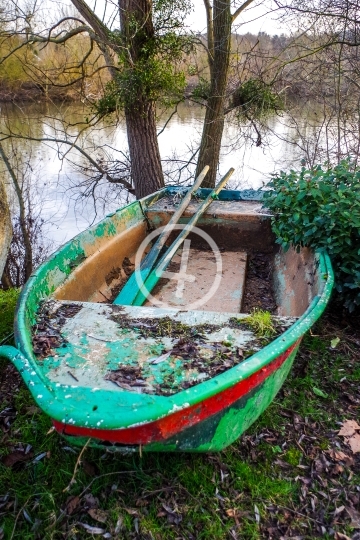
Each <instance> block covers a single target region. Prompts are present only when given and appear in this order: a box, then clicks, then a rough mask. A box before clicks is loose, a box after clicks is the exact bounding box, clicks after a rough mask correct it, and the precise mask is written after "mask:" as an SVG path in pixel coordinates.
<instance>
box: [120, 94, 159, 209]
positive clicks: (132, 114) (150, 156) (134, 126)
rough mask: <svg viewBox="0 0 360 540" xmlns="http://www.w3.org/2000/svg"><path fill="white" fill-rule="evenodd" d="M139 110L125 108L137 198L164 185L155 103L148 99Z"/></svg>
mask: <svg viewBox="0 0 360 540" xmlns="http://www.w3.org/2000/svg"><path fill="white" fill-rule="evenodd" d="M139 109H140V107H138V108H137V109H136V110H134V108H129V109H125V117H126V130H127V138H128V142H129V151H130V161H131V176H132V179H133V182H134V186H135V195H136V198H137V199H141V198H142V197H146V195H149V194H150V193H154V191H157V190H158V189H161V188H162V187H164V177H163V173H162V168H161V160H160V152H159V146H158V140H157V134H156V119H155V103H153V102H151V101H147V100H145V101H144V102H143V103H142V106H141V111H142V112H140V111H139Z"/></svg>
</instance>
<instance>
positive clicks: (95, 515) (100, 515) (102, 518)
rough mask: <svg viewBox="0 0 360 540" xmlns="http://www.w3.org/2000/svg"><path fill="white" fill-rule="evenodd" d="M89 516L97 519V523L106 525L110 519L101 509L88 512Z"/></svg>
mask: <svg viewBox="0 0 360 540" xmlns="http://www.w3.org/2000/svg"><path fill="white" fill-rule="evenodd" d="M88 514H89V516H91V517H92V518H93V519H95V521H100V523H106V521H107V518H108V513H107V512H105V510H101V509H100V508H90V510H88Z"/></svg>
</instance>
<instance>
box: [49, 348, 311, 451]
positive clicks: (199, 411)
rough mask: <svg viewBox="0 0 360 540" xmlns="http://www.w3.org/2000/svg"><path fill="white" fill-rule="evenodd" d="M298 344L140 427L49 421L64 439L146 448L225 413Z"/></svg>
mask: <svg viewBox="0 0 360 540" xmlns="http://www.w3.org/2000/svg"><path fill="white" fill-rule="evenodd" d="M300 341H301V340H298V341H297V342H296V343H294V345H292V346H291V347H289V348H288V349H287V350H286V351H285V352H284V353H283V354H281V355H280V356H278V357H277V358H276V359H275V360H273V361H272V362H271V363H270V364H269V365H267V366H266V367H264V368H262V369H260V370H259V371H256V372H255V373H253V375H250V377H248V378H247V379H245V380H243V381H240V382H238V383H237V384H235V385H234V386H232V387H231V388H227V389H226V390H223V391H222V392H219V393H218V394H216V395H215V396H212V397H210V398H208V399H206V400H204V401H202V402H201V403H198V404H196V405H193V406H191V407H188V408H187V409H182V410H181V411H177V412H175V413H172V414H169V415H168V416H165V417H164V418H160V419H159V420H155V421H154V422H149V423H148V424H144V425H143V426H137V427H132V428H126V429H95V428H86V427H78V426H73V425H69V424H63V423H62V422H57V421H56V420H53V424H54V426H55V429H56V430H57V431H59V433H63V434H64V435H76V436H79V437H80V436H81V437H91V438H96V439H101V440H104V441H111V442H118V443H123V444H148V443H151V442H156V441H164V440H165V439H168V438H169V437H171V436H172V435H175V434H176V433H179V432H181V431H182V430H183V429H185V428H188V427H190V426H193V425H195V424H197V423H198V422H201V421H202V420H205V419H206V418H208V417H210V416H212V415H214V414H216V413H217V412H219V411H221V410H223V409H226V408H227V407H229V406H230V405H231V404H232V403H234V402H235V401H237V400H238V399H240V398H242V397H244V396H246V394H248V393H249V392H250V391H251V390H253V389H254V388H256V386H258V385H259V384H261V383H262V382H263V381H264V380H265V379H266V378H267V377H269V375H271V374H272V373H274V371H276V370H277V369H278V368H279V367H280V366H281V365H282V364H283V363H284V362H285V360H286V359H287V358H288V357H289V355H290V354H291V353H292V351H293V350H294V349H295V347H297V345H298V344H299V343H300Z"/></svg>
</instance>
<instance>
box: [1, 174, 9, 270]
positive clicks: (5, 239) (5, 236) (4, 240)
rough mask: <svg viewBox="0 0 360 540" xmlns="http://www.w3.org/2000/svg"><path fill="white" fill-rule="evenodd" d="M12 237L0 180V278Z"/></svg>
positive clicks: (5, 198) (2, 184)
mask: <svg viewBox="0 0 360 540" xmlns="http://www.w3.org/2000/svg"><path fill="white" fill-rule="evenodd" d="M11 237H12V226H11V218H10V210H9V205H8V201H7V196H6V191H5V186H4V183H3V181H2V179H1V178H0V276H1V275H2V273H3V270H4V267H5V263H6V258H7V253H8V249H9V246H10V242H11Z"/></svg>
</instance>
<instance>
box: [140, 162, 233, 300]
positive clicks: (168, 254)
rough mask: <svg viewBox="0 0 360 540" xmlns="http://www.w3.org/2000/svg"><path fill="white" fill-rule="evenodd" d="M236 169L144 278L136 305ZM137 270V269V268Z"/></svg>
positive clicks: (159, 275) (146, 293)
mask: <svg viewBox="0 0 360 540" xmlns="http://www.w3.org/2000/svg"><path fill="white" fill-rule="evenodd" d="M234 170H235V169H233V168H232V167H231V169H229V170H228V172H227V173H226V174H225V176H223V178H222V179H221V180H220V182H219V183H218V184H217V185H216V186H215V188H214V189H213V190H212V191H211V193H209V195H208V196H207V197H206V199H205V200H204V201H203V203H202V204H201V205H200V207H199V208H198V210H197V211H196V213H195V214H194V215H193V217H192V218H191V219H190V221H189V223H187V224H186V225H185V227H184V229H183V230H182V231H181V233H180V234H179V236H178V237H177V238H176V239H175V240H174V242H173V243H172V244H171V246H170V247H169V249H168V250H167V251H166V253H165V255H164V256H163V257H162V258H161V260H160V262H159V264H158V265H157V266H156V268H155V269H154V270H152V272H151V273H150V274H149V275H148V277H147V278H146V279H143V285H142V287H141V288H140V289H139V292H138V293H137V295H136V298H135V299H134V301H133V305H134V306H142V305H143V303H144V302H145V300H146V298H147V296H148V294H149V293H151V291H152V290H153V288H154V287H155V285H156V284H157V282H158V281H159V279H160V277H161V273H162V272H164V270H165V268H166V267H167V266H168V265H169V263H170V261H171V259H172V258H173V256H174V254H175V253H176V251H177V250H178V248H179V246H180V244H181V243H182V242H183V241H184V240H185V238H186V237H187V236H188V235H189V234H190V232H191V230H192V228H193V227H194V226H195V224H196V223H197V222H198V220H199V218H200V217H201V216H202V214H203V213H204V212H205V211H206V210H207V209H208V207H209V206H210V204H211V203H212V202H213V200H214V198H215V197H216V196H217V195H218V194H219V193H220V191H221V190H222V189H223V187H224V186H225V184H226V183H227V182H228V180H229V178H230V176H231V175H232V174H233V172H234ZM135 272H136V270H135Z"/></svg>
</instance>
